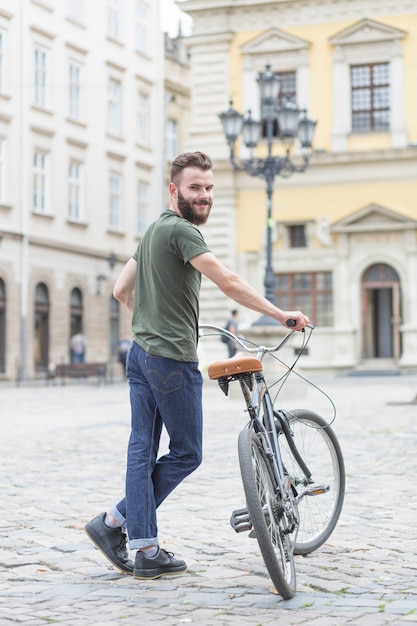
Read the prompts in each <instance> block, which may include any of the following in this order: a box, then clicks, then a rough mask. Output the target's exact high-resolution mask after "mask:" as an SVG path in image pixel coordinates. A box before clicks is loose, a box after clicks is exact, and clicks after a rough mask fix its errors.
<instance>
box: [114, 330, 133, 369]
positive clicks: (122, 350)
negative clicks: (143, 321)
mask: <svg viewBox="0 0 417 626" xmlns="http://www.w3.org/2000/svg"><path fill="white" fill-rule="evenodd" d="M131 345H132V342H131V340H130V339H127V338H126V337H124V338H123V339H121V340H120V341H119V344H118V346H117V350H118V359H119V363H121V364H122V367H123V372H124V373H126V359H127V355H128V353H129V350H130V346H131Z"/></svg>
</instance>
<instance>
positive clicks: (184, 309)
mask: <svg viewBox="0 0 417 626" xmlns="http://www.w3.org/2000/svg"><path fill="white" fill-rule="evenodd" d="M169 193H170V196H171V202H170V206H169V209H167V210H165V211H163V213H162V214H161V215H160V217H159V219H157V220H156V222H154V223H153V224H152V225H151V226H150V227H149V228H148V230H147V232H146V233H145V235H144V237H143V239H142V241H141V242H140V244H139V246H138V248H137V250H136V252H135V254H134V255H133V257H132V258H131V259H130V260H129V261H128V262H127V264H126V265H125V267H124V268H123V270H122V272H121V274H120V276H119V278H118V279H117V281H116V284H115V286H114V291H113V295H114V297H115V298H116V299H117V300H119V302H122V303H123V304H125V305H126V306H127V307H128V308H129V309H130V310H132V311H133V319H132V330H133V338H134V341H133V345H132V348H131V350H130V352H129V356H128V361H127V364H126V371H127V377H128V380H129V386H130V402H131V412H132V420H131V434H130V439H129V445H128V459H127V471H126V496H125V497H124V498H123V499H122V500H121V501H120V502H119V503H118V504H117V505H116V506H115V507H113V508H112V509H110V510H108V511H107V513H102V514H101V515H98V516H97V517H95V518H94V519H93V520H91V522H89V523H88V524H87V525H86V528H85V529H86V532H87V534H88V535H89V537H90V539H91V540H92V541H93V542H94V543H95V545H96V546H97V547H98V548H99V549H100V550H101V551H102V552H103V554H104V555H105V556H106V557H107V558H108V559H109V560H110V561H111V562H112V563H113V564H114V565H115V566H116V567H117V568H118V569H120V570H121V571H123V572H125V573H128V574H133V576H134V577H135V578H138V579H149V578H157V577H159V576H161V575H162V574H173V573H177V572H183V571H185V570H186V564H185V562H184V561H183V560H181V559H177V558H175V557H174V555H173V554H171V553H169V552H166V551H165V550H162V549H161V548H159V540H158V528H157V519H156V509H157V508H158V506H159V505H160V504H161V502H163V501H164V500H165V498H166V497H167V496H168V495H169V494H170V493H171V491H172V490H173V489H175V487H176V486H177V485H178V484H179V483H180V482H181V481H182V480H183V479H184V478H185V477H186V476H188V475H189V474H190V473H191V472H193V471H194V470H195V469H196V468H197V467H198V466H199V465H200V463H201V460H202V376H201V373H200V371H199V369H198V358H197V341H198V318H199V305H198V298H199V291H200V282H201V274H204V275H205V276H206V277H207V278H209V279H210V280H211V281H213V282H214V283H215V284H216V285H217V286H218V287H219V288H220V289H221V290H222V291H223V292H224V293H225V294H226V295H227V296H229V297H230V298H232V299H233V300H235V301H236V302H237V303H238V304H240V305H241V306H246V307H248V308H250V309H253V310H254V311H257V312H259V313H262V314H264V315H269V316H271V317H273V318H275V319H277V320H278V321H280V322H281V323H282V324H285V322H286V320H287V319H293V320H295V326H294V329H295V330H301V329H302V328H303V327H304V326H306V324H308V322H309V320H308V318H307V317H306V316H305V315H303V313H301V312H300V311H282V310H281V309H279V308H277V307H275V306H274V305H272V304H271V303H270V302H268V301H267V300H266V299H265V298H263V297H262V296H260V295H259V294H258V293H257V292H256V291H254V290H253V289H252V287H251V286H250V285H249V284H248V283H247V282H246V281H244V280H243V279H242V278H240V277H239V276H238V275H237V274H235V273H234V272H232V271H230V270H229V269H227V268H226V267H225V266H224V265H223V264H222V263H220V261H218V260H217V258H216V257H215V256H214V255H213V254H212V253H211V252H210V250H209V249H208V248H207V245H206V243H205V241H204V239H203V237H202V235H201V233H200V232H199V230H198V229H197V226H199V225H201V224H204V223H205V222H206V221H207V219H208V216H209V214H210V210H211V207H212V204H213V172H212V162H211V159H210V157H208V156H207V155H205V154H203V153H201V152H193V153H185V154H181V155H179V156H178V157H177V158H176V159H175V160H174V161H173V163H172V166H171V182H170V184H169ZM162 425H164V426H165V427H166V430H167V432H168V435H169V438H170V443H169V453H168V454H165V455H164V456H161V457H160V458H158V456H157V455H158V448H159V440H160V435H161V429H162ZM125 530H127V535H128V537H129V547H130V549H132V550H137V552H136V557H135V562H134V563H133V561H132V560H131V559H130V558H129V555H128V551H127V547H126V535H125V532H124V531H125Z"/></svg>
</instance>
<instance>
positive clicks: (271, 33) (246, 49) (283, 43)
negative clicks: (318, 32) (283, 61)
mask: <svg viewBox="0 0 417 626" xmlns="http://www.w3.org/2000/svg"><path fill="white" fill-rule="evenodd" d="M309 46H310V43H309V42H308V41H306V40H305V39H300V37H295V36H294V35H290V34H289V33H286V32H284V31H283V30H280V29H279V28H270V29H269V30H267V31H266V32H264V33H262V34H261V35H258V36H257V37H254V38H253V39H251V40H250V41H248V42H247V43H246V44H244V45H243V46H242V47H241V51H242V53H243V54H249V55H253V54H262V53H271V52H272V53H277V52H292V51H294V50H306V49H307V48H308V47H309Z"/></svg>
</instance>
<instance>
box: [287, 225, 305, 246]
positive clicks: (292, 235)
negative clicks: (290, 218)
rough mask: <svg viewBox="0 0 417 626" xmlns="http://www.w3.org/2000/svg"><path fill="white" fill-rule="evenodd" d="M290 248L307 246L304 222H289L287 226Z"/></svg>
mask: <svg viewBox="0 0 417 626" xmlns="http://www.w3.org/2000/svg"><path fill="white" fill-rule="evenodd" d="M288 234H289V241H290V248H305V247H306V246H307V240H306V229H305V224H291V225H290V226H288Z"/></svg>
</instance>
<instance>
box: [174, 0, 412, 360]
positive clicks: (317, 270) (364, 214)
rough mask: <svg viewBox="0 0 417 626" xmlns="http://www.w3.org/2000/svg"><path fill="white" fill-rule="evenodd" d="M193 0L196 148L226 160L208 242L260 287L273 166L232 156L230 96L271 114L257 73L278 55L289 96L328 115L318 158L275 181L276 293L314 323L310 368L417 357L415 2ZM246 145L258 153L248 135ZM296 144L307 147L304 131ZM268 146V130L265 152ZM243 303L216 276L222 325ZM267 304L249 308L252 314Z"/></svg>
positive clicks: (207, 298) (317, 115)
mask: <svg viewBox="0 0 417 626" xmlns="http://www.w3.org/2000/svg"><path fill="white" fill-rule="evenodd" d="M181 8H182V9H183V10H185V11H186V12H187V13H189V14H190V15H191V17H192V18H193V35H192V37H191V38H190V39H189V47H190V59H191V83H192V86H193V87H192V97H191V118H190V136H189V142H188V146H189V147H190V148H191V149H201V150H205V151H206V152H208V153H209V154H211V155H212V156H213V158H214V160H215V164H216V203H215V210H213V212H212V216H211V218H210V223H209V224H208V225H207V226H206V227H205V229H206V230H205V235H206V239H207V241H208V243H209V244H210V246H211V248H212V249H213V250H214V251H215V252H216V253H217V254H218V255H219V256H220V257H221V258H222V259H223V260H224V261H225V262H226V263H227V264H228V265H230V266H231V267H233V268H236V269H237V270H238V271H239V273H241V274H242V275H244V276H245V277H246V278H247V279H248V280H249V281H250V282H251V283H252V284H253V285H255V286H256V287H257V288H258V289H259V290H260V291H263V277H264V268H265V249H266V246H265V230H266V215H267V213H266V186H265V180H262V179H261V178H257V177H252V176H249V175H248V174H247V173H246V172H243V171H236V170H235V169H233V167H232V165H231V164H230V161H229V150H228V146H227V144H226V141H225V137H224V134H223V130H222V127H221V124H220V120H219V113H221V112H223V111H226V110H227V109H228V106H229V104H228V103H229V100H230V99H231V100H232V101H233V106H234V108H235V109H237V110H238V111H240V112H241V113H245V112H247V111H248V110H251V111H252V116H253V118H256V119H258V118H259V116H260V106H259V90H258V86H257V83H256V79H257V76H258V75H259V73H260V72H263V71H264V70H265V67H266V65H269V66H270V68H271V70H272V72H273V73H274V74H276V75H278V76H279V77H280V78H281V85H283V87H282V89H283V90H284V95H286V97H288V98H290V99H294V100H295V101H296V102H297V103H298V105H299V107H300V108H306V109H307V110H308V112H309V115H310V117H312V118H313V119H315V120H318V123H317V127H316V131H315V137H314V151H313V154H312V156H311V160H310V165H309V167H308V169H307V170H306V171H305V172H304V173H295V174H293V175H292V176H290V177H288V178H280V177H279V176H277V178H276V180H275V186H274V195H273V207H272V220H271V221H272V222H273V225H272V230H273V250H272V264H273V268H274V274H275V284H274V292H275V297H276V300H277V302H278V303H280V304H281V305H282V306H283V307H284V308H290V309H291V308H302V309H303V310H305V311H306V312H307V313H309V315H310V316H311V319H312V321H313V322H314V323H315V324H316V326H317V329H316V331H315V336H314V341H313V342H311V344H310V346H309V354H308V355H307V356H305V357H304V358H303V367H304V368H305V369H307V368H311V369H316V370H320V369H321V370H324V369H330V370H332V371H342V372H343V371H352V370H357V369H367V370H374V369H390V370H391V369H392V370H398V371H404V372H407V371H415V370H416V369H417V208H416V198H417V116H416V115H415V110H416V103H417V80H416V76H417V12H416V11H415V7H414V6H413V5H412V4H410V2H408V1H407V0H399V1H398V2H396V3H395V4H392V3H390V2H388V1H387V0H378V2H377V1H376V0H371V1H370V2H367V3H366V6H365V5H364V4H363V2H361V1H360V0H352V1H350V2H339V1H336V0H323V1H321V2H315V1H313V0H307V2H306V1H304V0H303V1H301V0H292V1H291V2H290V1H282V0H279V1H271V0H270V1H267V0H240V1H236V2H233V3H232V4H231V3H230V2H226V1H225V0H185V1H184V2H181ZM277 104H279V102H278V103H277ZM276 143H279V141H277V142H276ZM237 154H238V155H239V156H240V157H241V158H244V159H246V158H248V156H249V152H248V151H247V150H245V148H244V146H242V142H241V141H240V142H237ZM276 154H278V149H277V152H276ZM281 155H282V153H281ZM292 155H293V156H294V158H295V159H297V158H299V157H300V156H301V149H300V146H299V144H297V142H295V144H294V147H293V150H292ZM263 156H265V141H264V140H262V139H261V141H260V142H259V144H258V147H257V148H256V149H255V157H256V158H260V157H263ZM231 306H232V304H231V303H230V302H229V301H227V300H226V299H225V298H224V297H223V296H222V295H221V294H220V293H219V292H218V290H217V289H216V288H214V287H212V286H211V285H209V284H205V289H204V293H203V303H202V321H206V322H209V321H210V322H217V323H218V324H223V323H224V320H225V317H226V316H227V313H228V310H229V309H230V308H231ZM256 318H257V316H256V314H255V315H251V314H249V313H248V312H247V311H244V310H243V311H242V312H241V319H242V321H244V322H246V323H248V324H250V323H251V322H253V321H254V320H255V319H256ZM213 353H214V352H213Z"/></svg>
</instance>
